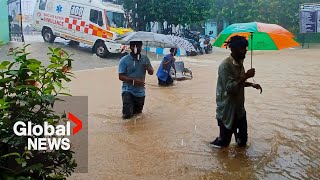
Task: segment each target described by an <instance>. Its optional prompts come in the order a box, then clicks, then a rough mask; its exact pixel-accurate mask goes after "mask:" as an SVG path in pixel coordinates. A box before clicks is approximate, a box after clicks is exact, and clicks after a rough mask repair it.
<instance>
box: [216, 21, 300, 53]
mask: <svg viewBox="0 0 320 180" xmlns="http://www.w3.org/2000/svg"><path fill="white" fill-rule="evenodd" d="M235 35H239V36H244V37H246V38H247V40H248V41H249V47H248V50H281V49H286V48H291V47H296V46H300V44H299V43H297V42H296V41H295V39H294V38H295V36H294V35H293V34H292V33H291V32H289V31H288V30H286V29H285V28H283V27H281V26H279V25H276V24H266V23H259V22H251V23H238V24H232V25H230V26H228V27H227V28H226V29H225V30H223V31H222V32H221V33H220V35H219V37H218V38H217V40H216V41H215V42H214V44H213V46H217V47H222V48H225V42H226V41H228V40H229V39H230V38H231V37H232V36H235Z"/></svg>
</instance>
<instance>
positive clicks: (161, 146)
mask: <svg viewBox="0 0 320 180" xmlns="http://www.w3.org/2000/svg"><path fill="white" fill-rule="evenodd" d="M305 53H307V52H304V51H303V50H296V51H284V52H283V51H282V52H274V53H271V52H270V53H262V54H258V55H256V56H255V59H256V60H255V62H254V66H255V67H256V71H257V77H256V78H255V80H256V81H257V82H258V83H260V84H261V85H262V86H263V88H264V93H263V94H262V95H260V94H259V92H258V91H256V90H254V89H247V90H246V109H247V113H248V124H249V144H248V146H247V147H246V148H238V147H236V146H235V142H234V140H233V142H232V144H231V146H230V147H229V148H226V149H223V150H217V149H212V148H210V147H209V146H208V143H209V142H210V141H211V140H213V139H214V138H215V137H216V135H218V128H217V125H216V120H215V107H216V106H215V86H216V78H217V75H216V69H217V67H218V65H219V62H220V61H221V60H222V59H223V58H224V57H225V56H226V54H222V55H219V54H218V55H212V56H204V57H206V58H212V59H213V60H212V61H203V62H201V61H200V60H199V62H198V64H197V63H194V62H193V63H189V64H192V69H193V71H194V74H195V78H194V79H193V80H191V81H183V82H177V84H176V85H175V86H173V87H169V88H159V87H157V86H156V80H155V79H151V78H149V81H150V82H148V84H149V85H147V98H146V104H145V108H144V113H143V114H142V115H139V116H138V117H135V118H133V119H132V120H129V121H124V120H122V119H121V118H120V117H121V99H120V96H119V98H118V99H117V98H112V97H114V96H118V95H119V93H118V92H115V91H116V90H115V89H114V88H113V89H112V88H109V89H111V90H110V92H108V93H105V94H107V95H106V97H104V98H106V99H109V100H110V101H108V103H105V104H108V105H105V106H104V107H103V108H100V109H99V108H98V107H97V109H95V110H91V112H92V114H91V127H90V129H92V131H91V133H90V137H89V138H90V142H91V144H90V145H89V146H90V147H89V150H90V154H91V155H90V167H89V172H90V173H91V174H94V175H98V176H99V178H101V179H319V178H320V173H319V171H318V170H319V167H320V145H319V143H320V140H319V133H320V129H319V124H320V76H319V75H318V74H319V67H320V61H319V60H318V58H316V57H319V55H320V53H318V55H317V56H311V57H309V58H307V57H305V58H304V59H303V60H302V59H301V58H303V57H304V54H305ZM308 53H310V52H308ZM312 53H316V52H312ZM275 55H276V58H274V57H275ZM278 56H281V59H279V57H278ZM217 62H218V63H217ZM246 63H247V64H246V67H249V63H250V62H246ZM198 65H199V66H198ZM116 81H117V80H116V79H115V82H116ZM152 84H154V85H152ZM101 88H102V87H101ZM106 89H107V88H106ZM101 91H102V92H103V91H105V89H103V90H101ZM96 93H99V92H96ZM90 98H91V99H92V100H97V101H98V99H99V98H101V97H99V98H98V97H97V98H95V97H92V96H90V95H89V99H90ZM101 101H102V100H101ZM115 104H116V105H115ZM93 106H94V105H93ZM96 106H98V105H96ZM106 109H107V110H106ZM80 177H81V176H80Z"/></svg>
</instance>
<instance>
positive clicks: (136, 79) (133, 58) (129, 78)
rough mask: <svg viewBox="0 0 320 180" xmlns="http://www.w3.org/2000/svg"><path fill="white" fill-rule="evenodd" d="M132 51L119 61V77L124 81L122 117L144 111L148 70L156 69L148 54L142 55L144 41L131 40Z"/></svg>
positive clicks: (149, 71)
mask: <svg viewBox="0 0 320 180" xmlns="http://www.w3.org/2000/svg"><path fill="white" fill-rule="evenodd" d="M130 49H131V53H130V54H128V55H126V56H124V57H122V58H121V59H120V63H119V69H118V71H119V79H120V80H121V81H122V102H123V108H122V114H123V115H122V117H123V119H130V118H131V117H133V116H134V115H136V114H140V113H142V110H143V106H144V101H145V76H146V72H148V74H149V75H153V73H154V71H153V68H152V65H151V63H150V60H149V58H148V57H147V56H145V55H141V49H142V42H141V41H132V42H130Z"/></svg>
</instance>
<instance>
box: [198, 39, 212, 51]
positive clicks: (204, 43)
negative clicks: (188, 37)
mask: <svg viewBox="0 0 320 180" xmlns="http://www.w3.org/2000/svg"><path fill="white" fill-rule="evenodd" d="M199 41H200V44H201V48H202V49H203V51H204V52H205V53H206V54H209V53H211V52H212V44H211V37H210V36H208V35H202V36H200V40H199Z"/></svg>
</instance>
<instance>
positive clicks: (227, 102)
mask: <svg viewBox="0 0 320 180" xmlns="http://www.w3.org/2000/svg"><path fill="white" fill-rule="evenodd" d="M242 76H245V70H244V67H243V64H242V62H241V63H237V62H236V61H235V60H234V59H233V58H232V56H230V57H229V58H227V59H226V60H224V61H223V62H222V63H221V64H220V66H219V77H218V82H217V91H216V102H217V111H216V112H217V113H216V119H220V120H221V121H222V122H223V124H224V125H225V127H226V128H227V129H230V130H231V129H232V127H233V120H235V119H236V118H242V117H243V116H245V114H246V110H245V108H244V101H245V98H244V86H245V84H244V83H243V84H240V85H239V84H238V81H239V79H240V78H241V77H242Z"/></svg>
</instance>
